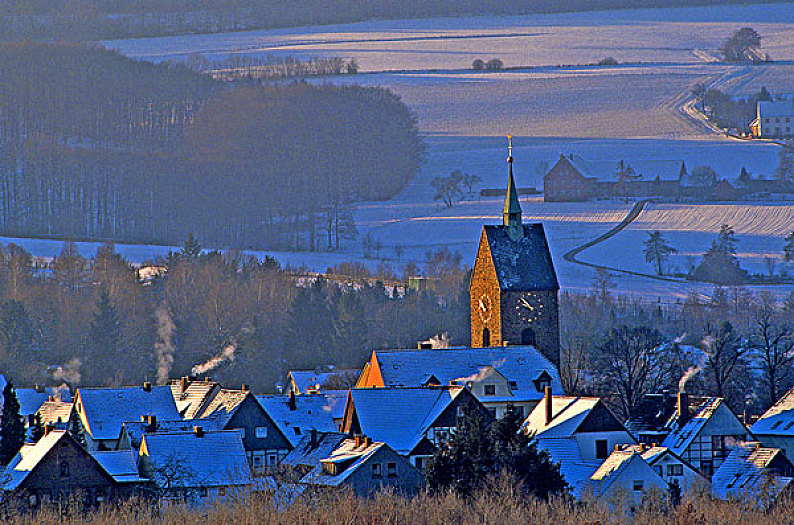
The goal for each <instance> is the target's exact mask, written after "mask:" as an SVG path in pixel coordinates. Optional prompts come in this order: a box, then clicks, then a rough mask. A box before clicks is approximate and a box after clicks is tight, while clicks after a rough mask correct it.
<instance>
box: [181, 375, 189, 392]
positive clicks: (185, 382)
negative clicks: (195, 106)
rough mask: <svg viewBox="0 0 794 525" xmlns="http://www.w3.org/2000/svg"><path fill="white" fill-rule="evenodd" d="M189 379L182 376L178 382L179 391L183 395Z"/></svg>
mask: <svg viewBox="0 0 794 525" xmlns="http://www.w3.org/2000/svg"><path fill="white" fill-rule="evenodd" d="M189 382H190V379H188V377H187V376H182V379H181V380H180V381H179V391H180V392H181V393H182V394H184V393H185V390H187V386H188V383H189Z"/></svg>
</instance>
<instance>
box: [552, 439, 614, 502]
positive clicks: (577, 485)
mask: <svg viewBox="0 0 794 525" xmlns="http://www.w3.org/2000/svg"><path fill="white" fill-rule="evenodd" d="M537 446H538V450H545V451H546V452H548V453H549V456H551V460H552V461H553V462H554V463H559V464H560V474H562V476H563V478H565V482H566V483H568V485H569V486H570V487H571V493H572V495H573V496H574V497H575V498H579V497H581V496H582V493H583V492H584V490H585V487H586V486H587V484H588V482H589V481H590V476H592V475H593V473H595V471H596V470H598V467H599V466H600V465H601V461H600V460H596V461H585V460H584V459H582V454H581V452H580V451H579V444H578V443H577V442H576V438H573V437H571V438H553V439H538V440H537Z"/></svg>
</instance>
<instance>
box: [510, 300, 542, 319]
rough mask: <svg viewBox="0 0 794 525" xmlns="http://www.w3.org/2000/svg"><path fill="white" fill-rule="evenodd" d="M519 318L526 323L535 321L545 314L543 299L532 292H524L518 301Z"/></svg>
mask: <svg viewBox="0 0 794 525" xmlns="http://www.w3.org/2000/svg"><path fill="white" fill-rule="evenodd" d="M516 309H517V310H518V316H519V318H520V319H521V320H522V321H524V322H525V323H533V322H535V321H537V320H538V319H540V318H541V317H542V316H543V301H542V300H541V299H540V297H538V296H537V295H535V294H533V293H532V292H528V293H525V294H523V295H522V296H521V297H519V298H518V302H517V303H516Z"/></svg>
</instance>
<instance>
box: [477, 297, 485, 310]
mask: <svg viewBox="0 0 794 525" xmlns="http://www.w3.org/2000/svg"><path fill="white" fill-rule="evenodd" d="M478 301H479V303H480V310H482V311H483V312H484V311H486V310H487V308H486V307H485V303H483V302H482V299H478Z"/></svg>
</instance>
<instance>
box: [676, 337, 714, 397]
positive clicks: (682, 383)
mask: <svg viewBox="0 0 794 525" xmlns="http://www.w3.org/2000/svg"><path fill="white" fill-rule="evenodd" d="M712 344H713V338H712V337H711V336H710V335H707V336H706V337H705V338H703V347H704V348H709V347H710V346H711V345H712ZM707 358H708V355H707V354H706V353H705V352H704V353H703V357H702V358H701V359H700V362H699V363H698V364H697V365H695V366H690V367H689V368H688V369H687V371H686V372H684V375H683V376H681V379H679V380H678V391H679V392H683V391H684V387H686V384H687V382H688V381H689V380H690V379H692V378H693V377H695V376H696V375H698V374H699V373H700V372H702V371H703V367H704V366H706V359H707Z"/></svg>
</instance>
